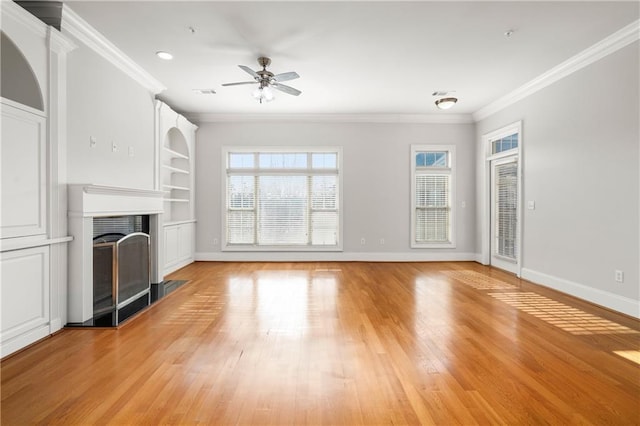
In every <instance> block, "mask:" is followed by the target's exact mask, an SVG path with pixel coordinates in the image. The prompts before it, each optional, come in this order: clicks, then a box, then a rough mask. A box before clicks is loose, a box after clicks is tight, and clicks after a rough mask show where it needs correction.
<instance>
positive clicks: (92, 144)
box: [89, 136, 98, 148]
mask: <svg viewBox="0 0 640 426" xmlns="http://www.w3.org/2000/svg"><path fill="white" fill-rule="evenodd" d="M97 143H98V140H97V139H96V137H95V136H91V137H89V147H90V148H95V147H96V145H97Z"/></svg>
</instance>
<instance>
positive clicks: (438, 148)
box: [410, 145, 457, 249]
mask: <svg viewBox="0 0 640 426" xmlns="http://www.w3.org/2000/svg"><path fill="white" fill-rule="evenodd" d="M442 151H446V152H447V153H448V157H449V167H448V168H443V167H432V168H429V170H430V171H429V173H428V174H432V175H437V174H440V175H448V176H449V205H450V209H449V241H448V242H441V243H439V242H428V243H421V242H417V241H416V174H417V173H420V171H419V170H417V167H416V154H418V153H419V152H442ZM456 157H457V156H456V147H455V145H411V157H410V159H411V195H410V196H411V235H410V238H411V248H412V249H434V248H447V249H449V248H456V222H457V221H456V216H457V209H456V161H457V158H456Z"/></svg>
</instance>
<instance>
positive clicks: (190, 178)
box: [156, 101, 198, 274]
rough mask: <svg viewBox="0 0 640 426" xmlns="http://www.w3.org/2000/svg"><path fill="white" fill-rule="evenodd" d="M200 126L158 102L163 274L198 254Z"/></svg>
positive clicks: (179, 266)
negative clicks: (197, 149)
mask: <svg viewBox="0 0 640 426" xmlns="http://www.w3.org/2000/svg"><path fill="white" fill-rule="evenodd" d="M197 129H198V128H197V126H195V125H194V124H192V123H190V122H189V121H188V120H187V119H185V118H184V117H183V116H182V115H180V114H178V113H176V112H175V111H173V110H172V109H171V108H169V106H167V105H166V104H165V103H163V102H161V101H156V135H157V141H156V143H157V146H158V164H159V167H158V173H157V182H158V188H157V189H158V190H160V191H162V192H163V193H164V213H163V215H162V231H161V232H162V235H163V236H164V238H162V241H161V244H160V246H161V247H160V254H161V265H163V266H164V267H163V273H164V274H169V273H171V272H173V271H175V270H177V269H179V268H182V267H183V266H186V265H188V264H189V263H191V262H193V261H194V255H195V199H194V194H195V188H194V185H195V169H194V165H195V159H194V154H195V137H196V130H197Z"/></svg>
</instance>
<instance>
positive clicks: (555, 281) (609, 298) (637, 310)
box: [522, 268, 640, 319]
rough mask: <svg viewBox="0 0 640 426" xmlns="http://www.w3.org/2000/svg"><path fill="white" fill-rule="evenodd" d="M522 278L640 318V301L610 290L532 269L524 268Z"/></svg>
mask: <svg viewBox="0 0 640 426" xmlns="http://www.w3.org/2000/svg"><path fill="white" fill-rule="evenodd" d="M522 278H523V279H525V280H528V281H531V282H533V283H535V284H539V285H541V286H544V287H549V288H552V289H554V290H558V291H561V292H563V293H566V294H569V295H571V296H574V297H577V298H579V299H583V300H586V301H589V302H591V303H595V304H596V305H600V306H604V307H605V308H609V309H612V310H614V311H617V312H621V313H623V314H626V315H629V316H632V317H634V318H638V319H640V302H639V301H638V300H634V299H631V298H628V297H624V296H620V295H618V294H614V293H610V292H608V291H604V290H600V289H597V288H593V287H588V286H586V285H583V284H579V283H576V282H573V281H569V280H565V279H563V278H558V277H554V276H552V275H547V274H544V273H542V272H537V271H533V270H531V269H527V268H522Z"/></svg>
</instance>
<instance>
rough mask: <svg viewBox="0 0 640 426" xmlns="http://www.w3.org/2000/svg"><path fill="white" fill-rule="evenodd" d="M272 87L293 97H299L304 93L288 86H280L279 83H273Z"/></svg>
mask: <svg viewBox="0 0 640 426" xmlns="http://www.w3.org/2000/svg"><path fill="white" fill-rule="evenodd" d="M271 87H273V88H274V89H278V90H279V91H281V92H284V93H287V94H289V95H293V96H298V95H299V94H300V93H302V92H301V91H299V90H298V89H294V88H293V87H291V86H286V85H284V84H279V83H273V84H272V85H271Z"/></svg>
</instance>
